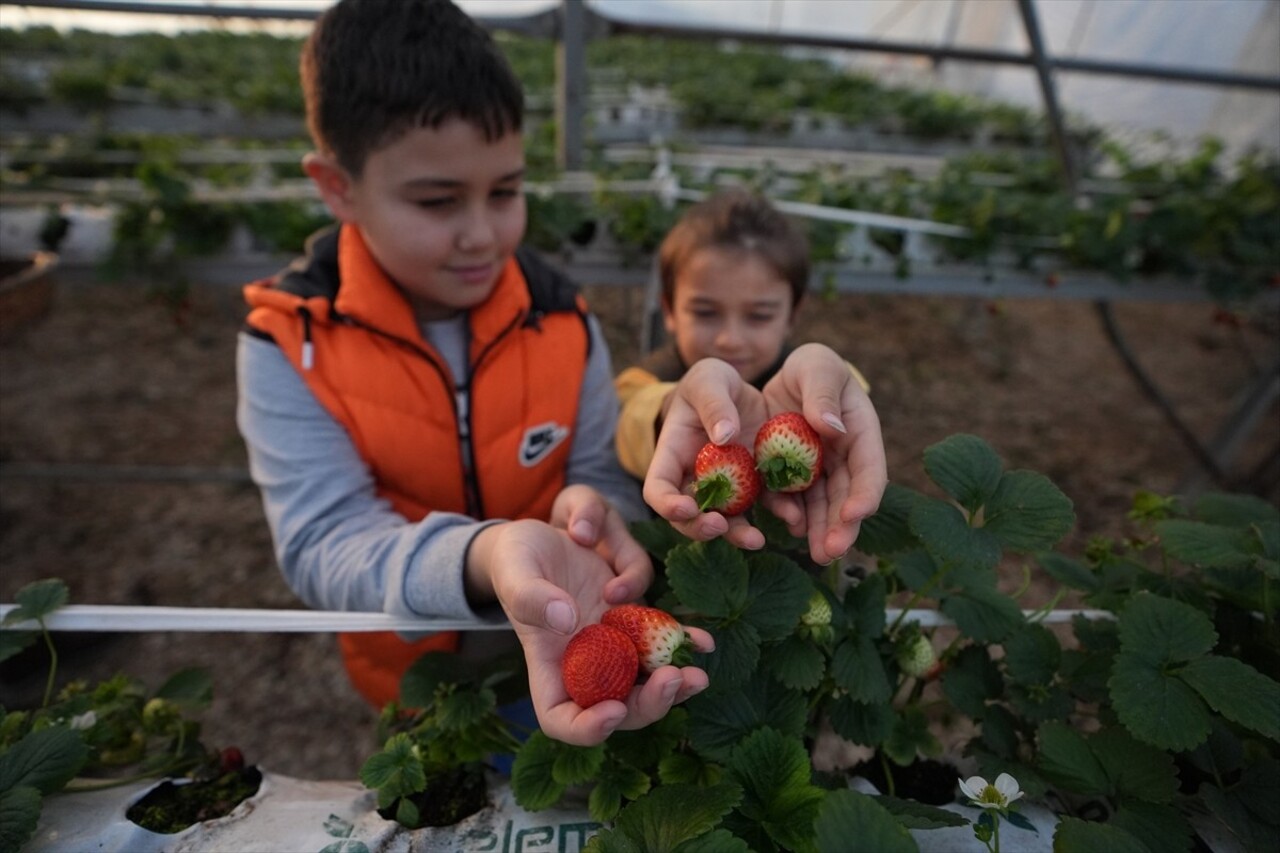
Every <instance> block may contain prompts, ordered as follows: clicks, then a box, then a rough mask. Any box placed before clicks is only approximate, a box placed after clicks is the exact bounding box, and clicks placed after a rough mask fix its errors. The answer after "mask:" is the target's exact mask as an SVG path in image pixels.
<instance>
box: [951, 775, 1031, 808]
mask: <svg viewBox="0 0 1280 853" xmlns="http://www.w3.org/2000/svg"><path fill="white" fill-rule="evenodd" d="M960 793H962V794H964V795H965V796H966V797H968V798H969V799H970V800H971V801H972V802H973V805H975V806H977V807H978V808H981V809H998V810H999V811H1004V810H1005V809H1007V808H1008V807H1009V806H1010V804H1012V803H1013V801H1014V800H1017V799H1020V798H1021V797H1022V793H1023V792H1022V789H1021V788H1020V787H1019V786H1018V780H1017V779H1015V778H1013V777H1012V776H1010V775H1009V774H1008V773H1001V774H1000V775H999V776H997V777H996V781H995V784H993V785H989V784H987V780H986V779H983V778H982V777H981V776H970V777H969V778H968V779H961V780H960Z"/></svg>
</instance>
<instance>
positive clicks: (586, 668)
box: [560, 624, 640, 708]
mask: <svg viewBox="0 0 1280 853" xmlns="http://www.w3.org/2000/svg"><path fill="white" fill-rule="evenodd" d="M639 669H640V658H639V657H638V656H637V654H636V647H635V646H634V645H633V644H632V642H631V638H630V637H628V636H627V635H626V634H624V633H623V632H622V631H620V630H618V629H617V628H614V627H613V626H611V625H600V624H596V625H588V626H586V627H585V628H583V629H582V630H581V631H579V632H578V633H576V634H574V635H573V639H571V640H569V645H568V646H567V647H566V648H565V650H564V658H563V659H562V660H561V661H560V673H561V675H563V676H564V687H565V690H567V691H569V697H570V698H571V699H573V701H575V702H577V703H578V704H579V705H581V706H582V707H583V708H590V707H591V706H592V705H595V704H596V703H597V702H603V701H604V700H606V699H617V700H618V701H620V702H621V701H626V698H627V695H628V694H630V693H631V686H632V685H633V684H635V683H636V673H637V672H638V671H639Z"/></svg>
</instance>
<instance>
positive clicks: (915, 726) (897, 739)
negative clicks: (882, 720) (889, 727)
mask: <svg viewBox="0 0 1280 853" xmlns="http://www.w3.org/2000/svg"><path fill="white" fill-rule="evenodd" d="M880 748H881V749H883V750H884V753H885V755H887V756H889V758H891V759H893V761H895V762H896V763H898V764H900V765H902V766H903V767H905V766H907V765H908V764H910V763H911V762H913V761H915V760H916V756H917V755H930V756H932V755H940V754H941V753H942V744H940V743H939V742H938V739H937V738H936V737H934V735H933V732H931V731H930V730H929V718H928V717H926V716H925V714H924V711H923V710H921V709H920V707H919V706H918V705H909V706H907V707H906V708H905V709H903V710H902V711H900V712H899V713H898V715H897V716H896V717H895V718H894V721H893V731H892V732H891V733H890V734H889V738H888V739H887V740H886V741H885V742H884V743H883V744H882V745H881V747H880Z"/></svg>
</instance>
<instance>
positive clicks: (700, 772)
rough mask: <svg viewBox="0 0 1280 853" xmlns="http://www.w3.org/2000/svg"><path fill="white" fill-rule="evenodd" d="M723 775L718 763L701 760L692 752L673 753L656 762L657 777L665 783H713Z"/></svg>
mask: <svg viewBox="0 0 1280 853" xmlns="http://www.w3.org/2000/svg"><path fill="white" fill-rule="evenodd" d="M723 775H724V774H723V772H722V770H721V768H720V765H718V764H712V763H710V762H708V761H703V760H702V759H701V758H700V757H699V756H697V755H694V754H692V753H685V752H677V753H673V754H672V755H668V756H667V757H666V758H663V759H662V761H660V762H659V763H658V778H659V779H660V780H662V782H663V784H666V785H671V784H674V783H676V782H685V783H687V784H690V785H715V784H716V783H718V782H719V781H720V779H721V777H722V776H723Z"/></svg>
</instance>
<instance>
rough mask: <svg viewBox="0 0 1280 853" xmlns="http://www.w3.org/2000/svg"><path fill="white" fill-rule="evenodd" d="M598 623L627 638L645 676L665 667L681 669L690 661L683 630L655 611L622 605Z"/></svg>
mask: <svg viewBox="0 0 1280 853" xmlns="http://www.w3.org/2000/svg"><path fill="white" fill-rule="evenodd" d="M600 621H601V622H603V623H604V624H605V625H612V626H613V627H615V628H617V629H619V630H620V631H622V632H623V633H624V634H626V635H627V636H628V637H630V638H631V642H632V643H634V644H635V647H636V652H637V653H638V654H639V655H640V668H641V669H643V670H644V671H645V672H653V671H654V670H656V669H658V667H662V666H666V665H668V664H675V665H676V666H685V665H686V664H688V663H689V662H690V661H691V660H692V659H693V657H692V648H693V646H692V644H691V643H690V642H689V638H688V636H686V635H685V633H684V628H682V627H681V626H680V623H679V622H677V621H676V620H675V617H673V616H672V615H671V614H669V613H666V612H664V611H662V610H659V609H658V608H656V607H645V606H644V605H642V604H624V605H622V606H620V607H614V608H611V609H609V610H606V611H605V613H604V616H602V617H600Z"/></svg>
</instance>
